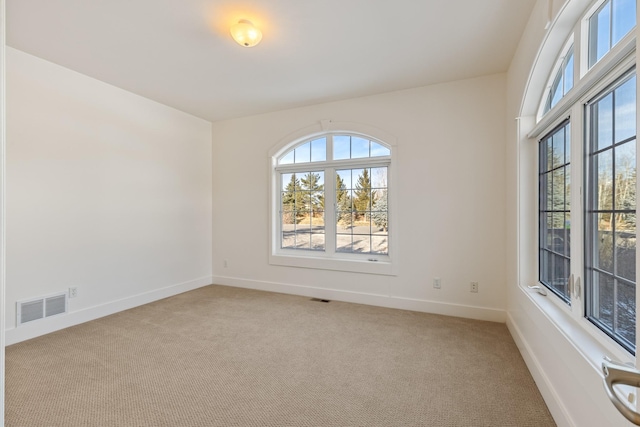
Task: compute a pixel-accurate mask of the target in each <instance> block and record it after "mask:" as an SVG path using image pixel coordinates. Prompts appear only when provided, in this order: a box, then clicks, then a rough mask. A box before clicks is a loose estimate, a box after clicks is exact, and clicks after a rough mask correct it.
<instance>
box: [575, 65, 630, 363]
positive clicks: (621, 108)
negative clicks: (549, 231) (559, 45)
mask: <svg viewBox="0 0 640 427" xmlns="http://www.w3.org/2000/svg"><path fill="white" fill-rule="evenodd" d="M635 92H636V77H635V74H634V75H632V76H630V77H626V78H624V79H623V80H622V82H620V83H618V84H617V86H615V87H614V88H613V89H611V90H609V93H607V94H606V95H605V96H602V97H600V98H599V99H598V100H596V101H594V102H593V103H591V104H589V105H588V113H589V119H590V132H589V140H588V143H587V151H588V162H589V163H588V175H587V206H586V208H587V209H586V218H585V219H586V233H585V239H586V241H585V243H586V247H587V251H586V258H585V261H586V265H585V270H586V271H585V285H586V292H587V302H586V316H587V318H588V319H589V320H590V321H591V322H592V323H594V324H595V325H596V326H598V327H599V328H600V329H602V330H603V331H604V332H605V333H607V334H609V335H610V336H611V337H612V338H614V339H615V340H616V341H617V342H618V343H620V344H621V345H622V346H623V347H625V348H626V349H627V350H628V351H630V352H632V353H634V352H635V336H636V328H635V316H636V314H635V292H636V291H635V274H636V261H635V258H636V195H635V191H636V190H635V189H636V149H635V147H636V139H635V138H636V129H635V114H636V113H635V111H636V93H635ZM603 111H605V112H606V114H603ZM631 117H633V119H631ZM603 129H604V130H603ZM601 138H604V139H606V140H605V141H601V140H600V139H601Z"/></svg>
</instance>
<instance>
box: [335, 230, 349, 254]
mask: <svg viewBox="0 0 640 427" xmlns="http://www.w3.org/2000/svg"><path fill="white" fill-rule="evenodd" d="M352 237H353V236H352V235H351V234H350V233H349V234H338V235H337V236H336V252H353V243H352Z"/></svg>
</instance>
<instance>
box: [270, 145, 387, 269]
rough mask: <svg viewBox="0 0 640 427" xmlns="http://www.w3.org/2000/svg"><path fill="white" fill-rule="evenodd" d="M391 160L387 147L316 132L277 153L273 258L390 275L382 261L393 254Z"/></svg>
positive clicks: (294, 263)
mask: <svg viewBox="0 0 640 427" xmlns="http://www.w3.org/2000/svg"><path fill="white" fill-rule="evenodd" d="M391 162H392V147H391V145H389V144H387V143H385V142H383V141H381V140H378V139H376V138H373V137H371V136H368V135H364V134H360V133H355V132H326V133H321V134H316V135H313V136H309V137H306V138H302V139H298V140H297V141H294V142H292V143H290V144H288V145H286V146H285V148H283V149H281V150H279V151H278V152H277V153H276V154H275V155H274V156H273V157H272V165H273V184H274V185H273V188H274V190H275V191H273V194H272V196H273V203H272V204H273V206H272V218H273V228H272V230H273V231H272V240H271V241H272V245H271V246H272V247H271V261H272V263H275V264H281V263H282V264H286V265H301V263H302V264H303V266H306V267H317V268H328V269H339V270H348V271H364V272H374V273H382V274H385V273H389V271H390V270H388V269H385V268H381V267H380V266H384V265H390V264H391V255H392V252H393V248H392V245H391V238H390V236H391V235H392V233H394V232H395V230H394V228H393V226H392V222H391V221H390V220H391V217H392V215H393V212H392V211H391V208H390V206H391V204H390V200H391V199H392V198H393V197H394V194H393V192H392V190H391V185H390V184H391V182H390V168H391ZM350 261H351V263H350ZM363 264H364V265H363ZM367 264H369V265H367ZM373 264H375V266H370V265H373Z"/></svg>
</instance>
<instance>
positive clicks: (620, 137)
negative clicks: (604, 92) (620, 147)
mask: <svg viewBox="0 0 640 427" xmlns="http://www.w3.org/2000/svg"><path fill="white" fill-rule="evenodd" d="M614 95H615V112H616V119H615V142H620V141H624V140H625V139H627V138H630V137H633V136H635V134H636V78H635V76H634V77H633V78H631V79H630V80H629V81H627V82H626V83H624V84H623V85H622V86H620V87H619V88H617V89H616V90H615V92H614Z"/></svg>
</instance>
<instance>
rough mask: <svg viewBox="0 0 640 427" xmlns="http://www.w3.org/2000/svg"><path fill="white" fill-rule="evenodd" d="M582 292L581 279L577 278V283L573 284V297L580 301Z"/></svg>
mask: <svg viewBox="0 0 640 427" xmlns="http://www.w3.org/2000/svg"><path fill="white" fill-rule="evenodd" d="M581 294H582V292H581V288H580V277H579V276H578V277H576V280H575V283H574V284H573V295H574V296H575V297H576V299H580V296H581Z"/></svg>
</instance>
